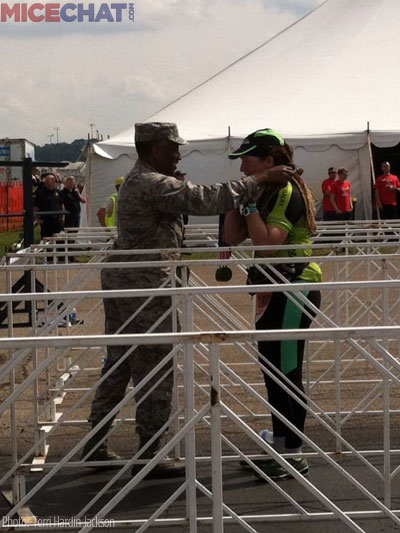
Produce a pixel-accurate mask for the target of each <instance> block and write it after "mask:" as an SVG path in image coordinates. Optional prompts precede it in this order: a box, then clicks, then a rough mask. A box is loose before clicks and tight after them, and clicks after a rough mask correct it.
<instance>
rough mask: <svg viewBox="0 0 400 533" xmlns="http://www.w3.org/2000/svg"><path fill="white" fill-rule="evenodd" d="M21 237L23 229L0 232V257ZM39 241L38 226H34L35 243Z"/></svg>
mask: <svg viewBox="0 0 400 533" xmlns="http://www.w3.org/2000/svg"><path fill="white" fill-rule="evenodd" d="M22 237H23V230H22V229H16V230H12V231H5V232H4V233H0V259H1V258H2V257H3V255H5V254H6V253H8V252H10V251H11V246H12V245H13V244H15V243H18V242H19V241H20V240H21V239H22ZM38 242H40V227H38V226H36V227H35V243H38Z"/></svg>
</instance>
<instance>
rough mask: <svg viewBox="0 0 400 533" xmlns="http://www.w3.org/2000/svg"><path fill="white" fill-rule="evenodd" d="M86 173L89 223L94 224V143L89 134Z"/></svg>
mask: <svg viewBox="0 0 400 533" xmlns="http://www.w3.org/2000/svg"><path fill="white" fill-rule="evenodd" d="M86 174H87V177H88V183H87V185H88V189H89V190H88V193H87V195H88V198H89V202H88V203H87V219H88V225H89V227H90V226H93V225H94V224H93V221H92V145H91V143H90V137H89V134H88V141H87V145H86Z"/></svg>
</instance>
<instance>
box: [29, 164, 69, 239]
mask: <svg viewBox="0 0 400 533" xmlns="http://www.w3.org/2000/svg"><path fill="white" fill-rule="evenodd" d="M42 179H43V186H42V187H41V188H40V189H39V190H38V191H37V192H36V194H35V198H34V202H33V209H34V211H35V212H36V213H37V212H47V214H42V215H39V223H40V226H41V228H40V236H41V238H42V239H43V238H44V237H52V236H53V235H54V234H55V233H59V232H60V231H62V230H63V228H64V217H63V214H62V213H61V212H62V211H64V205H63V203H62V199H61V193H60V191H58V190H57V188H56V176H55V175H54V174H53V173H52V172H47V173H45V174H42ZM51 211H54V214H51Z"/></svg>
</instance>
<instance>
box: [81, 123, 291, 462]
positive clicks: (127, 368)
mask: <svg viewBox="0 0 400 533" xmlns="http://www.w3.org/2000/svg"><path fill="white" fill-rule="evenodd" d="M135 144H136V151H137V154H138V161H137V162H136V164H135V166H134V167H133V169H132V170H131V172H130V173H129V174H128V176H127V177H126V179H125V181H124V183H123V185H122V187H121V190H120V193H119V198H118V216H117V220H118V226H117V227H118V237H117V239H116V241H115V243H114V249H115V250H121V255H118V256H117V257H116V256H112V257H111V258H110V261H111V262H115V261H122V262H124V261H126V262H127V261H130V262H131V261H148V260H167V259H176V258H178V257H179V254H178V253H166V252H162V251H160V253H158V254H152V255H147V254H140V255H134V256H133V255H131V256H129V255H124V253H123V251H124V250H132V249H156V250H157V249H163V248H180V247H181V246H182V239H183V222H182V215H218V214H220V213H224V212H225V211H228V210H229V209H232V208H234V207H237V206H238V205H239V204H246V203H248V202H251V201H252V200H253V199H254V198H255V197H256V196H257V195H258V194H259V191H260V189H261V183H263V182H264V181H265V180H266V175H259V176H244V177H242V178H240V179H238V180H235V181H231V182H228V183H222V184H215V185H211V186H202V185H195V184H193V183H190V182H184V181H182V180H180V179H177V177H178V172H177V164H178V162H179V160H180V159H181V157H180V154H179V145H182V144H186V142H185V141H184V140H183V139H182V138H181V137H179V135H178V130H177V127H176V125H175V124H172V123H144V124H136V126H135ZM270 172H271V171H270ZM272 172H274V171H272ZM275 172H276V174H277V175H278V174H281V175H282V174H291V173H292V171H291V170H290V169H289V168H287V167H279V168H277V170H275ZM169 275H170V274H169V269H168V268H166V267H163V268H159V267H158V268H149V267H147V268H139V269H138V268H122V269H117V268H109V269H105V270H103V271H102V275H101V282H102V288H103V289H104V290H116V289H117V290H118V289H135V288H137V289H143V288H157V287H160V286H161V285H162V284H163V283H164V282H166V280H168V278H169ZM144 301H145V298H115V299H114V298H105V299H104V310H105V317H106V319H105V324H106V325H105V331H106V334H114V333H115V332H116V331H117V330H118V332H120V333H145V332H147V331H148V330H149V328H151V327H152V326H153V325H154V323H155V322H156V321H157V320H159V319H160V318H161V317H162V316H163V315H164V313H166V312H167V311H168V310H169V309H170V307H171V298H170V297H167V296H163V297H157V298H153V300H152V301H151V302H150V303H148V304H147V305H146V307H145V308H144V309H143V310H141V311H140V313H139V314H138V316H136V317H135V318H134V319H133V320H132V321H129V319H130V317H131V316H132V314H133V313H135V312H136V311H137V310H138V309H139V307H140V306H141V305H143V303H144ZM127 321H128V323H127V324H125V322H127ZM122 325H124V327H123V328H121V326H122ZM153 331H154V332H171V331H172V316H171V313H168V314H167V316H166V317H165V318H163V320H162V321H161V322H160V324H158V326H157V328H155V329H154V330H153ZM127 348H129V347H124V346H109V347H108V351H107V359H106V362H105V364H104V367H103V371H102V375H103V374H104V373H105V372H107V371H108V369H109V368H110V367H111V366H112V365H113V364H114V363H115V362H116V361H117V360H119V359H120V358H121V357H122V356H123V354H124V353H125V352H126V349H127ZM171 348H172V347H171V345H162V346H161V345H158V346H156V345H155V346H138V347H137V348H136V349H134V350H133V351H132V353H131V354H130V355H129V356H128V357H127V358H126V359H125V360H124V361H123V362H122V363H121V364H120V365H119V366H118V367H117V369H115V370H114V372H113V373H112V374H111V375H110V376H109V377H108V378H107V379H106V380H105V381H104V382H103V383H102V384H101V385H100V386H99V387H98V389H97V391H96V396H95V398H94V401H93V404H92V410H91V414H90V418H89V420H90V421H91V422H92V424H93V426H95V425H96V424H98V423H99V422H100V421H101V420H102V418H104V416H106V415H107V413H109V412H110V411H111V409H112V408H113V407H115V406H116V405H117V403H118V402H119V401H121V400H122V398H123V397H124V394H125V389H126V387H127V385H128V383H129V381H130V379H132V381H133V385H134V386H137V385H138V383H139V382H140V381H141V380H142V379H143V378H144V377H145V376H147V375H148V373H149V372H150V371H151V370H152V369H153V368H154V367H155V366H156V365H157V364H158V363H160V362H161V361H162V360H163V359H164V358H165V356H166V355H167V354H168V353H169V352H170V351H171ZM165 372H168V374H167V376H166V377H164V379H163V380H162V382H161V383H160V384H159V385H158V386H157V387H156V389H155V390H154V391H152V392H151V393H150V394H149V395H148V397H147V398H146V399H145V400H144V401H143V402H142V403H141V404H140V405H139V406H138V407H137V410H136V432H137V433H138V435H139V438H140V448H141V447H143V445H144V444H145V443H146V442H148V440H149V439H151V438H152V436H153V435H154V434H155V433H156V432H157V431H158V430H159V429H160V428H161V427H162V426H163V425H164V424H165V423H166V422H167V421H168V419H169V416H170V412H171V398H172V389H173V368H172V361H170V362H168V363H167V364H165V365H164V367H163V369H162V370H161V371H160V372H159V373H158V374H157V375H156V376H155V377H154V378H153V379H152V380H151V382H149V384H147V385H146V386H145V387H143V389H142V390H140V391H139V392H138V393H137V394H136V396H135V398H136V401H139V400H140V399H141V397H142V396H143V395H144V394H145V393H146V391H147V390H149V389H150V388H151V386H152V385H153V384H154V383H155V382H156V381H157V380H158V379H160V377H161V376H162V375H163V374H165ZM110 425H111V423H110V424H109V425H107V426H106V428H104V430H103V431H101V430H100V431H99V432H98V434H97V436H95V437H94V438H93V439H91V440H90V441H89V442H88V444H87V445H86V446H85V449H84V452H83V456H84V457H85V456H87V454H88V453H89V451H90V450H91V448H92V447H93V446H94V444H95V443H96V442H98V440H99V438H100V436H104V435H105V434H106V432H107V431H108V429H109V426H110ZM158 448H159V439H158V440H157V442H156V443H155V444H154V445H153V446H151V447H150V448H149V450H148V454H147V457H151V456H152V454H154V453H155V452H156V451H157V450H158ZM115 457H116V456H115V454H114V453H113V452H111V451H110V450H108V449H107V447H106V444H105V443H103V444H102V445H101V446H100V447H98V448H97V450H96V451H95V452H94V453H92V454H91V456H89V460H107V459H114V458H115Z"/></svg>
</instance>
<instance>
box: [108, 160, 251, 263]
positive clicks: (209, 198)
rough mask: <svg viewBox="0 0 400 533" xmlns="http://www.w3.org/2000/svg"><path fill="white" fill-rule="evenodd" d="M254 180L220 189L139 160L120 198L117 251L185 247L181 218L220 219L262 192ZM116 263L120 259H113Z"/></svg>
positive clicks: (244, 179) (132, 258)
mask: <svg viewBox="0 0 400 533" xmlns="http://www.w3.org/2000/svg"><path fill="white" fill-rule="evenodd" d="M259 189H260V187H259V185H258V184H257V180H256V178H255V177H254V176H244V177H242V178H240V179H238V180H235V181H230V182H227V183H217V184H215V185H209V186H205V185H196V184H193V183H191V182H190V181H187V182H182V181H179V180H177V179H175V178H173V177H170V176H165V175H163V174H159V173H158V172H156V171H155V170H154V169H153V168H152V167H151V166H150V165H148V164H147V163H145V162H143V161H140V160H139V161H137V162H136V164H135V166H134V167H133V169H132V170H131V172H130V173H129V174H128V176H127V177H126V178H125V181H124V183H123V185H122V186H121V189H120V191H119V196H118V216H117V219H118V237H117V239H116V241H115V244H114V249H120V250H130V249H149V248H151V249H160V248H180V247H181V245H182V239H183V224H182V215H200V216H202V215H218V214H220V213H225V212H226V211H228V210H229V209H233V208H235V207H238V205H239V204H244V203H247V202H251V201H253V199H254V198H255V197H256V196H257V193H258V192H259ZM167 258H168V259H170V258H171V255H169V256H166V255H164V254H157V255H156V254H154V255H152V256H149V255H147V256H130V258H129V256H125V257H124V256H123V255H121V256H120V257H119V258H118V259H117V260H119V261H135V260H136V261H141V260H149V259H155V260H158V259H167ZM113 260H114V261H115V260H116V259H115V257H114V259H113Z"/></svg>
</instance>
